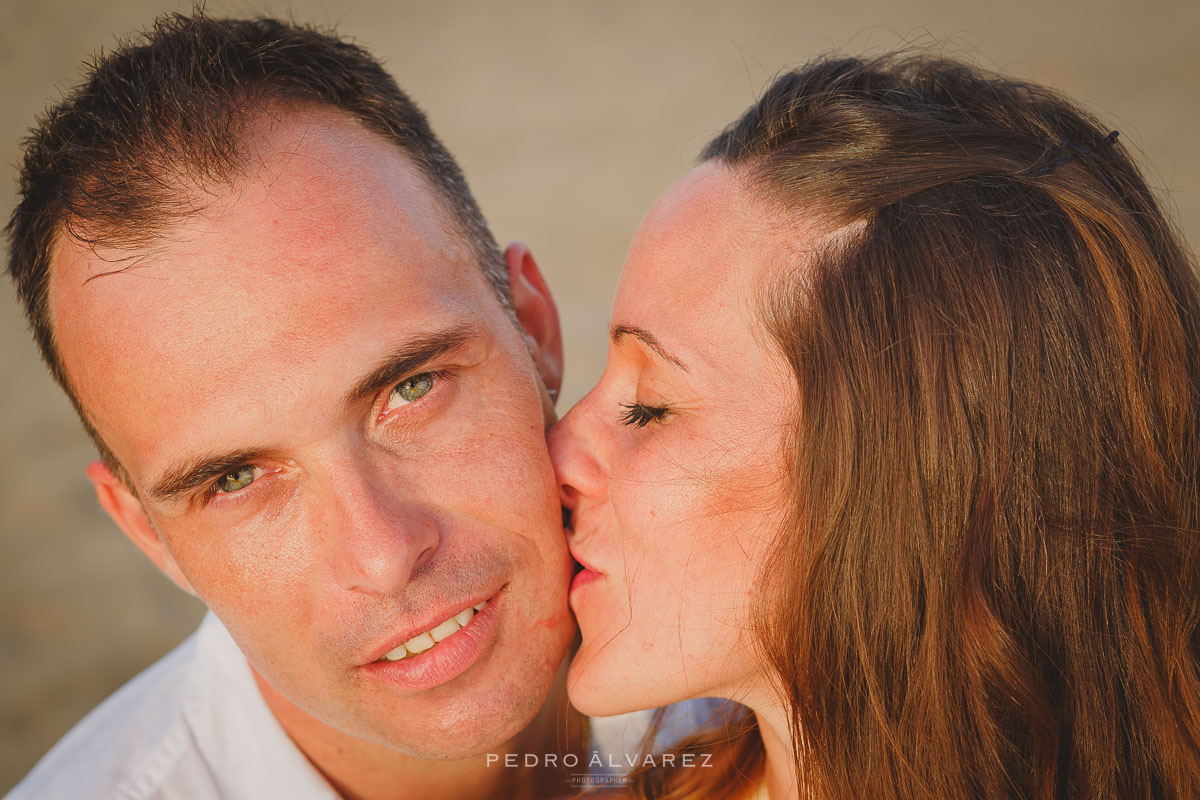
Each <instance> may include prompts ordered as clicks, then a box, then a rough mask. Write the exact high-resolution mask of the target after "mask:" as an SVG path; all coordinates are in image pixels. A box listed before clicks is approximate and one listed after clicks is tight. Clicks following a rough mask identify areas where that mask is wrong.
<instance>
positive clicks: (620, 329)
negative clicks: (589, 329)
mask: <svg viewBox="0 0 1200 800" xmlns="http://www.w3.org/2000/svg"><path fill="white" fill-rule="evenodd" d="M625 336H632V337H634V338H636V339H638V340H639V341H640V342H641V343H642V344H644V345H646V346H647V347H649V348H650V349H651V350H653V351H654V352H655V353H657V354H658V356H659V358H661V359H663V360H664V361H669V362H670V363H672V364H674V365H675V366H677V367H679V368H680V369H681V370H683V371H684V372H687V371H688V368H687V365H686V364H684V363H683V362H682V361H680V360H679V359H678V358H676V357H675V356H674V355H672V354H671V351H670V350H668V349H667V348H665V347H663V343H662V342H660V341H659V340H658V337H657V336H655V335H654V334H653V333H651V332H650V331H648V330H646V329H645V328H639V327H637V326H636V325H624V324H622V325H614V326H613V329H612V332H611V333H609V337H610V338H611V339H612V341H613V344H618V343H619V342H620V341H621V339H623V338H624V337H625Z"/></svg>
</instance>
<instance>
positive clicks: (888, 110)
mask: <svg viewBox="0 0 1200 800" xmlns="http://www.w3.org/2000/svg"><path fill="white" fill-rule="evenodd" d="M1108 133H1109V131H1108V130H1107V129H1106V128H1102V127H1100V126H1099V125H1098V124H1097V122H1096V121H1095V120H1094V119H1092V118H1091V117H1090V116H1089V115H1088V114H1087V113H1085V112H1083V111H1081V110H1079V109H1078V108H1076V107H1075V106H1074V105H1073V104H1071V103H1070V102H1068V101H1066V100H1065V99H1063V98H1062V97H1060V96H1059V95H1057V94H1055V93H1053V92H1051V91H1049V90H1047V89H1045V88H1043V87H1039V86H1034V85H1029V84H1025V83H1020V82H1016V81H1012V80H1008V79H1005V78H1002V77H998V76H995V75H991V74H987V73H984V72H982V71H980V70H977V69H975V68H972V67H969V66H966V65H964V64H961V63H956V62H951V61H945V60H939V59H931V58H927V57H922V56H895V55H893V56H887V57H883V58H877V59H872V60H861V59H853V58H824V59H821V60H819V61H817V62H814V63H812V64H810V65H808V66H806V67H804V68H802V69H800V70H797V71H794V72H791V73H788V74H785V75H783V76H782V77H780V78H778V79H777V80H776V81H775V83H774V84H773V85H772V86H771V87H770V88H769V89H768V90H767V92H766V93H765V94H764V95H763V97H762V98H761V99H760V100H759V101H758V102H757V103H756V104H755V105H754V106H752V107H751V108H750V109H749V110H748V111H747V112H746V113H745V114H744V115H743V116H742V117H741V118H740V119H739V120H737V121H736V122H734V123H733V124H732V125H731V126H730V127H729V128H727V129H726V130H725V131H724V132H722V133H721V134H720V135H719V136H718V137H717V138H716V139H715V140H714V141H713V142H712V143H711V144H710V145H709V146H708V148H707V150H706V151H705V153H704V155H703V159H704V160H714V161H716V162H718V163H720V164H722V165H724V166H725V167H727V168H729V169H730V170H732V171H734V172H735V173H736V174H738V175H740V176H741V177H743V178H744V180H745V181H746V184H747V185H748V186H749V187H750V188H751V190H752V191H754V192H756V193H757V194H758V196H760V197H761V198H762V200H763V202H764V208H767V209H770V216H772V217H777V218H778V217H780V216H782V218H784V219H788V218H790V219H796V220H801V219H803V220H806V221H810V222H811V221H812V220H814V219H815V220H819V221H820V222H822V223H824V225H825V226H826V227H827V229H828V230H831V231H832V230H835V229H839V228H843V227H844V226H850V227H849V228H848V230H849V231H852V233H849V234H848V235H844V236H840V237H833V238H832V239H831V241H832V242H834V243H833V244H829V245H827V246H824V247H823V248H822V249H821V252H819V253H805V254H800V253H799V252H798V253H797V267H796V268H795V269H794V270H788V269H784V270H781V271H780V273H779V274H778V275H777V276H776V279H775V280H774V281H773V282H772V286H771V288H770V291H768V292H767V293H766V298H765V301H764V324H765V325H766V327H767V329H768V330H769V331H770V332H771V334H772V335H773V339H774V341H775V342H776V343H777V344H778V346H779V348H780V350H781V351H782V353H783V355H784V357H785V358H786V360H787V361H788V363H789V364H790V365H791V367H792V369H793V370H794V373H795V378H796V385H797V388H798V394H799V398H800V400H799V408H798V410H797V415H796V424H795V426H794V430H793V431H792V435H791V437H790V439H789V442H788V452H787V455H786V460H787V462H788V466H789V468H790V471H791V473H790V474H791V480H792V481H793V486H794V492H793V494H794V511H793V515H792V522H791V523H790V525H789V526H788V527H787V528H786V529H785V530H784V531H783V532H782V533H781V535H780V537H779V542H778V546H777V552H776V555H775V558H774V559H773V560H772V562H771V563H770V564H769V565H768V569H769V571H770V572H771V574H772V575H773V576H776V577H775V578H774V579H773V580H770V581H764V582H763V585H765V586H771V587H777V589H776V592H777V593H776V595H775V596H772V597H769V598H764V603H763V605H764V612H763V620H762V626H761V631H760V633H759V638H760V640H761V645H762V647H763V648H764V651H765V652H766V653H767V654H768V660H769V663H770V665H771V667H772V668H773V671H774V673H776V674H777V676H778V678H779V680H780V682H781V684H782V686H783V689H784V693H785V695H786V699H787V701H788V703H789V705H790V708H791V710H792V712H793V714H792V723H793V730H792V735H793V737H794V740H795V743H796V753H795V758H796V761H797V768H798V774H799V775H800V782H801V784H802V786H803V787H804V790H803V791H802V796H812V797H817V798H821V799H822V800H832V799H833V798H847V799H849V798H855V799H856V800H857V798H871V799H872V800H888V799H891V798H896V799H899V798H906V799H908V798H911V799H913V800H916V799H917V798H921V800H926V799H927V798H939V799H941V798H980V797H986V798H1047V799H1049V798H1068V797H1070V798H1076V797H1078V798H1085V797H1086V798H1102V797H1111V798H1116V797H1120V798H1185V797H1200V668H1198V667H1200V637H1198V634H1197V630H1198V628H1197V623H1198V621H1200V532H1198V530H1197V529H1198V526H1200V508H1198V505H1200V489H1198V486H1197V476H1198V472H1200V421H1198V409H1200V288H1198V284H1197V276H1196V272H1195V269H1194V266H1193V263H1192V261H1191V258H1190V256H1189V254H1188V252H1187V250H1186V248H1185V247H1184V246H1183V245H1182V242H1181V238H1180V236H1179V235H1178V233H1177V232H1176V231H1175V230H1174V229H1173V228H1172V226H1171V224H1170V223H1169V222H1168V221H1167V219H1166V217H1165V216H1164V214H1163V213H1162V212H1161V210H1160V208H1159V206H1158V204H1157V202H1156V201H1155V199H1154V197H1153V196H1152V194H1151V192H1150V190H1149V189H1148V187H1147V185H1146V183H1145V181H1144V180H1143V178H1142V177H1141V175H1140V173H1139V171H1138V169H1137V168H1136V167H1135V166H1134V164H1133V163H1132V161H1131V160H1130V158H1129V156H1128V155H1127V154H1126V152H1125V150H1124V148H1123V147H1122V146H1121V144H1120V142H1119V140H1118V141H1116V142H1114V141H1113V140H1112V137H1110V136H1108ZM798 247H799V244H798ZM781 578H782V579H781ZM746 735H748V736H752V735H753V731H750V732H749V733H747V734H746ZM731 747H734V748H737V747H743V749H744V746H742V745H739V744H738V743H736V742H735V743H734V744H733V745H731ZM651 778H653V779H654V781H656V783H654V784H653V786H657V787H659V788H653V786H652V784H651ZM639 781H640V786H641V789H638V791H645V792H647V793H650V794H655V795H664V794H666V793H668V792H669V790H670V789H669V787H670V785H671V784H672V781H670V780H664V776H662V775H657V776H643V777H642V778H639ZM662 787H666V788H662ZM635 788H636V787H635ZM683 794H684V795H687V794H690V796H693V797H701V796H706V795H705V794H704V791H703V789H700V790H697V791H695V792H684V793H683ZM671 796H680V795H679V794H678V793H676V794H672V795H671Z"/></svg>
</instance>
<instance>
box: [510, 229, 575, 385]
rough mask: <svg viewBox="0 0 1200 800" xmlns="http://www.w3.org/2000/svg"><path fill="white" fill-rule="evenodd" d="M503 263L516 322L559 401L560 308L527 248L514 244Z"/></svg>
mask: <svg viewBox="0 0 1200 800" xmlns="http://www.w3.org/2000/svg"><path fill="white" fill-rule="evenodd" d="M504 260H505V262H506V263H507V265H508V285H509V289H510V291H511V293H512V301H513V307H514V308H515V309H516V311H517V321H518V322H520V323H521V327H522V328H524V329H525V333H526V334H527V336H526V338H527V339H528V340H529V343H530V346H531V349H532V351H533V360H534V363H535V364H537V368H538V371H539V372H540V373H541V374H542V380H543V381H544V382H545V384H546V389H547V390H549V392H550V397H551V399H552V400H557V399H558V393H559V390H560V389H562V377H563V346H562V328H561V327H560V326H559V323H558V308H557V307H556V306H555V305H554V298H553V297H551V295H550V287H549V286H547V285H546V279H545V278H543V277H542V272H541V270H539V269H538V265H537V262H536V261H534V259H533V253H531V252H529V248H528V247H526V246H525V245H524V244H522V243H521V242H513V243H512V244H510V245H509V246H508V247H507V248H506V249H505V250H504Z"/></svg>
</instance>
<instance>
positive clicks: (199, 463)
mask: <svg viewBox="0 0 1200 800" xmlns="http://www.w3.org/2000/svg"><path fill="white" fill-rule="evenodd" d="M266 453H267V449H266V448H265V447H252V448H248V449H245V450H235V451H233V452H230V453H221V454H219V455H205V456H199V457H198V458H193V459H191V460H189V461H186V462H184V463H182V464H180V465H179V466H176V467H172V468H170V469H168V470H167V471H166V472H164V473H163V474H162V477H160V478H159V479H158V480H156V481H154V483H153V484H152V485H151V486H150V488H149V489H147V490H146V492H145V494H146V498H147V499H149V500H156V501H158V502H160V503H173V502H175V501H177V500H179V499H180V498H181V497H183V496H184V495H186V494H188V493H189V492H191V491H192V490H193V489H196V488H197V487H200V486H203V485H204V484H206V483H208V482H209V481H211V480H212V479H213V478H219V477H220V476H222V475H224V474H225V473H226V472H229V471H230V470H233V469H236V468H237V467H240V466H242V465H244V464H248V463H250V462H253V461H257V460H258V459H260V458H262V457H263V456H264V455H266Z"/></svg>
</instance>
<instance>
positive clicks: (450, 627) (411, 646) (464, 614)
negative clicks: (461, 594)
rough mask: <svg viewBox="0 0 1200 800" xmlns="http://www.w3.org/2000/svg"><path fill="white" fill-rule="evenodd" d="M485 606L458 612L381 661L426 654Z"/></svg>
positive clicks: (479, 605)
mask: <svg viewBox="0 0 1200 800" xmlns="http://www.w3.org/2000/svg"><path fill="white" fill-rule="evenodd" d="M485 605H487V601H486V600H484V601H483V602H482V603H479V604H477V605H476V606H475V607H474V608H464V609H463V610H462V611H460V612H458V613H457V614H455V615H454V616H453V617H451V618H450V619H448V620H446V621H445V622H443V623H442V624H441V625H438V626H437V627H435V628H434V629H433V630H431V631H427V632H426V633H422V634H421V635H420V636H414V637H413V638H411V639H409V640H408V641H407V642H405V643H404V644H402V645H400V646H399V647H397V648H396V649H395V650H393V651H391V652H390V653H387V654H386V655H384V656H383V658H381V659H380V661H399V660H400V659H402V658H405V657H406V656H415V655H418V654H419V653H424V652H425V651H426V650H428V649H430V648H431V647H433V646H434V645H435V644H437V643H438V642H440V641H442V640H443V639H446V638H448V637H449V636H450V635H452V634H454V633H457V632H458V630H459V629H460V628H463V627H465V626H466V624H467V623H468V622H470V621H471V617H473V616H475V614H476V613H478V612H480V611H482V610H483V607H484V606H485Z"/></svg>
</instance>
